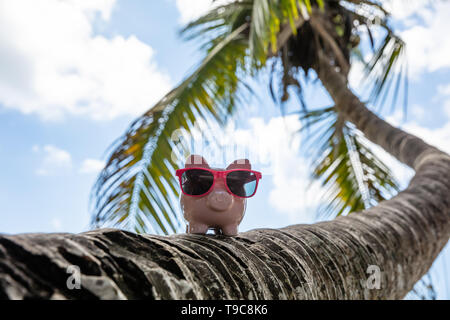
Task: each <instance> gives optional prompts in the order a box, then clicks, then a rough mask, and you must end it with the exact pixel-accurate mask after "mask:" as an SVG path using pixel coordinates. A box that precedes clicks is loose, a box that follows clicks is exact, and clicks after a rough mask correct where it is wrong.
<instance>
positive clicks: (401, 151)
mask: <svg viewBox="0 0 450 320" xmlns="http://www.w3.org/2000/svg"><path fill="white" fill-rule="evenodd" d="M321 61H322V63H321V65H320V68H319V69H318V75H319V78H320V79H321V81H322V83H323V84H324V86H325V88H326V89H327V90H328V92H329V93H330V95H331V96H332V98H333V100H334V101H335V103H336V106H337V108H338V110H339V112H340V113H341V114H342V115H343V116H344V117H345V119H346V120H348V121H350V122H352V123H354V124H355V125H356V126H357V127H358V129H360V130H361V131H362V132H363V133H364V134H365V135H366V137H367V138H369V139H370V140H372V141H373V142H374V143H376V144H378V145H380V146H382V147H383V148H384V149H385V150H387V151H388V152H389V153H391V154H392V155H394V156H395V157H397V158H398V159H399V160H400V161H402V162H403V163H405V164H407V165H409V166H411V167H412V168H414V169H415V170H416V175H415V176H414V178H413V179H412V181H411V183H410V185H409V186H408V188H407V189H406V190H405V191H403V192H401V193H400V194H398V195H397V196H396V197H394V198H393V199H391V200H388V201H385V202H382V203H380V204H379V205H378V206H376V207H373V208H370V209H369V210H366V211H365V212H364V214H351V215H350V216H346V217H338V218H337V219H335V220H333V221H328V222H320V223H316V224H312V225H293V226H289V227H286V228H282V229H257V230H252V231H249V232H245V233H241V234H239V236H238V237H225V236H200V235H188V234H180V235H173V236H155V235H136V234H133V233H130V232H125V231H120V230H114V229H101V230H95V231H90V232H86V233H82V234H21V235H0V298H10V299H20V298H54V299H64V298H68V299H73V298H103V299H108V298H116V299H121V298H151V299H183V298H187V299H210V298H213V299H237V298H244V299H398V298H403V297H404V296H405V294H406V293H408V292H409V291H410V290H411V289H412V287H413V285H414V284H415V283H416V282H417V281H418V280H419V279H420V278H421V277H422V276H423V275H424V274H425V273H426V272H427V270H428V269H429V268H430V266H431V265H432V263H433V261H434V259H435V258H436V257H437V255H438V254H439V252H440V251H441V250H442V248H443V247H444V246H445V244H446V243H447V241H448V239H449V236H450V196H449V195H450V157H449V156H448V155H447V154H445V153H443V152H441V151H439V150H438V149H436V148H434V147H431V146H429V145H427V144H426V143H425V142H423V141H422V140H421V139H419V138H417V137H415V136H413V135H410V134H407V133H405V132H403V131H401V130H399V129H397V128H394V127H392V126H390V125H389V124H388V123H386V122H385V121H383V120H381V119H380V118H378V117H377V116H376V115H375V114H373V113H372V112H370V111H369V110H368V109H367V108H366V107H365V106H364V104H363V103H361V102H360V101H359V99H358V98H357V97H356V96H355V95H354V94H353V93H352V92H351V91H350V90H349V89H348V87H347V84H346V81H345V78H344V77H342V76H341V75H340V74H339V73H337V72H336V71H335V70H334V68H333V66H332V65H330V63H329V62H328V61H327V59H325V58H323V57H322V60H321ZM73 265H75V266H76V267H75V268H73V267H69V266H73ZM77 270H79V271H80V273H79V274H78V272H77ZM78 280H80V282H77V281H78ZM77 283H79V284H80V286H79V289H77V286H76V284H77Z"/></svg>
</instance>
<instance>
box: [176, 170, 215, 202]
mask: <svg viewBox="0 0 450 320" xmlns="http://www.w3.org/2000/svg"><path fill="white" fill-rule="evenodd" d="M213 182H214V175H213V174H212V173H211V172H209V171H206V170H202V169H190V170H186V171H185V172H184V173H183V174H182V175H181V187H182V188H183V191H184V193H186V194H188V195H191V196H199V195H202V194H204V193H206V192H208V190H209V189H210V188H211V186H212V185H213Z"/></svg>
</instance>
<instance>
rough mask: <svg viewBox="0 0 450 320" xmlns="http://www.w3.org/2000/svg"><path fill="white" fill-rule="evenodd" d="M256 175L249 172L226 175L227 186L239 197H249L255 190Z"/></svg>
mask: <svg viewBox="0 0 450 320" xmlns="http://www.w3.org/2000/svg"><path fill="white" fill-rule="evenodd" d="M256 180H257V179H256V175H255V174H254V173H253V172H249V171H239V170H238V171H232V172H230V173H228V174H227V185H228V188H229V189H230V191H231V192H232V193H234V194H235V195H237V196H239V197H250V196H251V195H253V194H254V193H255V190H256Z"/></svg>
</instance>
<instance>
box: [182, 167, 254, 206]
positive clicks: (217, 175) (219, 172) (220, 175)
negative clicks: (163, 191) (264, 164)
mask: <svg viewBox="0 0 450 320" xmlns="http://www.w3.org/2000/svg"><path fill="white" fill-rule="evenodd" d="M193 169H199V170H205V171H208V172H210V173H212V174H213V176H214V180H213V184H212V185H211V187H210V188H209V189H208V191H206V192H205V193H202V194H198V195H191V194H187V193H186V192H184V190H183V186H182V184H181V176H182V175H183V173H184V172H186V171H188V170H193ZM234 171H247V172H252V173H254V174H255V176H256V186H255V191H253V193H252V194H251V195H250V196H248V197H241V196H238V195H236V194H234V193H233V192H231V190H230V188H228V184H227V180H226V177H227V174H228V173H230V172H234ZM175 175H176V176H177V177H178V180H179V182H180V189H181V192H183V194H185V195H187V196H189V197H204V196H206V195H207V194H209V193H210V192H211V191H212V190H213V188H214V185H215V184H216V181H217V179H220V178H222V179H223V182H224V183H223V184H224V185H225V188H226V189H227V191H228V193H229V194H231V195H233V196H234V197H238V198H245V199H247V198H251V197H253V196H254V195H255V193H256V190H258V183H259V179H262V174H261V172H258V171H254V170H249V169H231V170H213V169H209V168H202V167H192V168H184V169H178V170H177V171H176V172H175Z"/></svg>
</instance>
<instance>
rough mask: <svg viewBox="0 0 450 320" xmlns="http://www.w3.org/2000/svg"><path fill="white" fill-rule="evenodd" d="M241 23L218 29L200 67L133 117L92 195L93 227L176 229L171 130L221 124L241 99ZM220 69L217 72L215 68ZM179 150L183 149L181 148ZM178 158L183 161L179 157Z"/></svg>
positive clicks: (178, 220) (244, 44) (243, 43)
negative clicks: (229, 28) (150, 107)
mask: <svg viewBox="0 0 450 320" xmlns="http://www.w3.org/2000/svg"><path fill="white" fill-rule="evenodd" d="M247 28H248V24H246V23H245V24H243V25H241V26H239V27H238V28H236V29H235V30H229V31H228V32H223V33H220V34H219V35H218V36H217V37H216V38H215V39H214V41H213V43H214V45H213V46H211V48H210V49H209V50H208V53H207V56H206V57H205V58H204V60H203V61H202V63H201V64H200V65H199V67H198V68H197V69H196V70H195V72H193V73H192V74H191V75H190V76H189V77H188V78H186V79H185V80H184V81H183V82H182V83H181V84H180V85H179V86H178V87H176V88H175V89H173V90H172V91H170V92H169V93H168V94H167V95H166V96H165V97H164V98H163V99H162V100H161V101H159V102H158V103H157V104H156V105H155V106H154V107H153V108H152V109H150V110H149V111H148V112H147V113H145V114H144V115H143V116H141V117H140V118H138V119H137V120H136V121H135V122H134V123H133V124H132V125H131V126H130V128H129V130H128V131H127V133H126V134H125V135H124V136H123V137H122V138H121V139H119V140H118V141H117V142H116V144H115V145H114V146H113V151H112V153H111V155H110V157H109V160H108V161H107V164H106V167H105V168H104V170H103V171H102V173H101V174H100V176H99V178H98V180H97V182H96V184H95V186H94V189H93V194H92V207H93V212H94V215H93V220H92V224H93V225H100V224H101V225H105V224H106V225H112V226H116V227H123V228H126V229H130V230H134V231H136V232H148V231H149V230H150V229H149V228H150V226H154V227H155V228H154V229H155V230H154V231H155V232H157V233H164V234H168V233H170V232H176V231H179V230H180V228H181V218H180V216H179V212H178V211H179V210H178V209H177V208H176V207H175V205H174V204H175V203H176V199H177V197H178V185H177V181H176V179H175V178H174V171H175V170H176V169H177V168H178V166H179V162H177V159H176V158H175V159H173V157H172V152H173V151H174V150H176V149H179V150H183V149H186V148H187V146H186V145H183V142H182V141H180V143H179V144H178V145H175V144H174V142H173V141H172V140H171V135H172V133H173V132H174V130H176V129H184V130H186V132H189V131H190V130H191V129H192V128H193V126H194V123H195V121H196V120H198V119H203V120H205V121H206V122H208V121H217V122H218V123H220V124H224V123H225V120H226V118H227V117H228V116H229V115H230V114H232V113H233V111H234V109H235V107H236V105H237V104H238V103H239V102H240V100H241V98H242V94H243V93H242V90H239V91H238V87H239V86H240V84H241V80H240V78H239V74H240V73H242V72H243V71H244V70H245V61H244V57H245V50H246V48H247V40H246V38H245V37H244V36H242V33H243V32H244V31H245V30H246V29H247ZM217 70H221V72H217ZM181 153H182V152H181ZM179 160H182V159H179Z"/></svg>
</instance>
